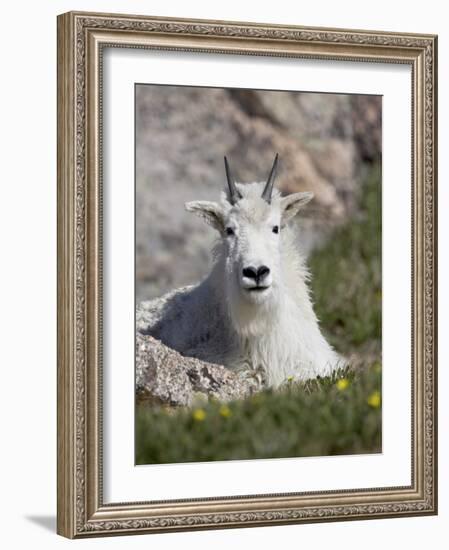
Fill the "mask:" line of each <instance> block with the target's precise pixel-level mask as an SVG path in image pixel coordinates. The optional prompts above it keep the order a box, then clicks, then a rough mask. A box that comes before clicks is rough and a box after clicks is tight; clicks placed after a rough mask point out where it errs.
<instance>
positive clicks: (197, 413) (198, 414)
mask: <svg viewBox="0 0 449 550" xmlns="http://www.w3.org/2000/svg"><path fill="white" fill-rule="evenodd" d="M192 416H193V420H196V421H197V422H202V421H203V420H204V419H205V418H206V411H205V410H204V409H195V410H194V411H193V414H192Z"/></svg>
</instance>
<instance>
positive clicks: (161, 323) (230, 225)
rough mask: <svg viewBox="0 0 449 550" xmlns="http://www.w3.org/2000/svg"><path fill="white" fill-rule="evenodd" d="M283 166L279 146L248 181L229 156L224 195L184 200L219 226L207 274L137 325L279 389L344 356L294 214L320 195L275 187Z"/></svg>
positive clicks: (323, 371)
mask: <svg viewBox="0 0 449 550" xmlns="http://www.w3.org/2000/svg"><path fill="white" fill-rule="evenodd" d="M277 166H278V155H276V157H275V160H274V163H273V166H272V168H271V171H270V174H269V176H268V179H267V181H266V182H256V183H246V184H241V183H236V182H235V180H234V178H233V176H232V173H231V169H230V167H229V164H228V161H227V159H226V157H225V169H226V177H227V189H226V191H224V192H223V193H222V194H221V197H220V200H219V202H209V201H193V202H188V203H186V209H187V210H188V211H190V212H193V213H195V214H197V215H198V216H200V217H201V218H203V219H204V221H205V222H206V223H208V224H209V225H210V226H211V227H212V228H213V229H214V230H215V231H216V232H217V233H218V239H217V241H216V243H215V245H214V248H213V260H214V262H213V267H212V269H211V271H210V273H209V274H208V276H207V277H206V278H205V279H204V280H203V281H202V282H200V283H198V284H196V285H192V286H188V287H184V288H181V289H177V290H175V291H173V292H170V293H168V294H167V295H165V296H164V297H163V299H162V302H161V300H159V301H154V303H156V302H157V304H158V305H157V307H156V305H154V307H152V306H151V304H152V302H149V303H147V306H146V311H147V313H148V314H149V317H147V318H146V325H145V328H143V327H142V326H138V328H139V330H142V332H145V333H147V334H151V335H152V336H153V337H155V338H157V339H159V340H161V341H162V342H163V343H164V344H165V345H166V346H168V347H170V348H172V349H175V350H176V351H178V352H179V353H181V354H182V355H184V356H187V357H195V358H197V359H201V360H203V361H207V362H209V363H218V364H221V365H224V366H225V367H228V368H230V369H233V370H236V371H238V372H239V373H241V375H242V376H244V377H249V378H250V379H254V381H255V385H256V387H264V386H265V387H274V388H276V387H278V386H280V385H281V384H282V383H283V382H284V381H286V380H287V379H291V378H294V379H296V380H306V379H309V378H315V377H316V376H326V375H329V374H330V373H331V372H332V371H333V370H335V369H336V368H340V367H343V366H344V365H345V360H344V359H343V358H342V357H340V356H339V355H338V354H337V353H336V352H335V351H334V350H333V349H332V347H331V346H330V345H329V343H328V342H327V341H326V339H325V338H324V336H323V335H322V333H321V331H320V328H319V324H318V320H317V318H316V315H315V313H314V311H313V307H312V303H311V297H310V293H309V288H308V281H309V272H308V270H307V267H306V264H305V259H304V257H303V255H302V253H301V250H300V247H299V246H298V245H299V243H298V240H299V239H298V235H297V233H296V231H295V229H294V226H293V224H292V223H290V222H292V220H293V218H294V217H295V216H296V215H297V214H298V212H299V211H300V210H301V209H302V208H303V207H304V206H305V205H306V204H307V203H308V202H309V201H310V200H311V199H312V197H313V194H312V193H308V192H302V193H293V194H290V195H287V196H281V194H280V193H279V191H277V190H276V189H274V181H275V177H276V171H277ZM161 303H162V305H161Z"/></svg>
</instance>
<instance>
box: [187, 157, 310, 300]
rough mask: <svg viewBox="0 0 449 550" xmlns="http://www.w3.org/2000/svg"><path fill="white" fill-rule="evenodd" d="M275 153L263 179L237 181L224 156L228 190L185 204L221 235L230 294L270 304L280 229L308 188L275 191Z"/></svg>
mask: <svg viewBox="0 0 449 550" xmlns="http://www.w3.org/2000/svg"><path fill="white" fill-rule="evenodd" d="M277 165H278V155H276V157H275V159H274V163H273V166H272V168H271V171H270V174H269V176H268V179H267V181H266V182H262V183H247V184H237V183H236V182H235V180H234V178H233V176H232V173H231V170H230V167H229V164H228V161H227V159H226V157H225V168H226V176H227V183H228V189H227V192H226V193H225V194H224V195H223V196H222V200H221V201H220V202H209V201H194V202H189V203H187V204H186V208H187V210H189V211H191V212H195V213H196V214H198V215H199V216H201V217H202V218H204V219H205V220H206V222H207V223H209V224H210V225H211V226H212V227H214V228H215V229H216V230H217V231H218V232H219V233H220V236H221V247H220V250H221V252H222V256H223V260H224V272H223V275H224V277H225V282H226V285H227V288H228V290H229V292H230V294H231V296H230V298H231V299H232V300H233V301H235V300H242V299H243V300H244V301H246V302H249V303H253V304H263V303H267V302H268V303H269V301H270V300H272V299H273V298H274V297H275V296H276V292H277V291H278V290H279V289H280V288H282V281H283V273H282V262H281V254H282V242H283V239H282V232H283V229H284V228H285V226H286V224H287V223H288V222H289V220H291V219H292V218H293V216H295V215H296V214H297V212H298V211H299V210H300V208H301V207H302V206H304V205H305V204H306V203H308V202H309V201H310V199H311V198H312V197H313V194H312V193H293V194H291V195H288V196H286V197H281V195H280V193H279V192H278V191H277V190H273V185H274V180H275V177H276V170H277Z"/></svg>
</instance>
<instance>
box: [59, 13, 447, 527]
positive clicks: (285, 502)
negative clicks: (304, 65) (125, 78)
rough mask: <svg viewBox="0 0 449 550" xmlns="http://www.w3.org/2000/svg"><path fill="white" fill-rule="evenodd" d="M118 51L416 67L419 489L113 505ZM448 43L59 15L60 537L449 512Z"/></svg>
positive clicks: (415, 428)
mask: <svg viewBox="0 0 449 550" xmlns="http://www.w3.org/2000/svg"><path fill="white" fill-rule="evenodd" d="M105 48H134V49H136V48H137V49H148V50H151V49H155V50H167V51H175V52H176V51H190V52H202V53H205V54H208V53H215V54H217V53H218V54H235V55H244V56H270V57H273V58H277V57H278V58H279V57H287V58H298V59H304V58H306V59H324V60H328V61H348V62H354V63H356V62H367V63H371V62H377V63H390V64H404V65H408V66H409V67H410V68H411V75H412V78H411V86H412V93H411V97H412V113H411V121H412V143H411V151H412V155H411V157H412V169H411V173H412V181H411V187H412V204H411V211H412V227H411V228H410V231H411V236H412V253H411V257H412V265H411V277H412V311H411V318H412V339H411V340H412V353H411V357H412V365H411V369H412V373H411V379H412V387H411V392H410V393H411V400H412V406H411V411H412V418H411V430H412V438H411V441H412V446H411V447H412V448H411V456H410V460H411V472H412V480H411V481H412V482H411V484H410V485H408V486H398V487H376V488H371V489H350V490H334V489H332V490H323V491H313V492H304V493H287V494H256V495H248V496H217V497H216V498H215V497H214V498H210V497H208V498H204V499H177V500H170V499H167V500H158V501H153V500H152V496H151V494H149V495H148V501H146V502H120V503H105V502H104V499H103V451H104V449H103V444H102V434H103V431H102V430H103V428H102V425H103V424H102V423H103V409H102V396H103V388H102V375H103V353H102V345H103V341H102V330H103V318H102V311H103V293H102V291H103V286H102V285H103V263H102V243H103V240H102V239H103V226H102V208H103V202H102V199H103V193H102V185H103V183H102V168H103V164H102V86H103V81H102V69H103V65H102V56H103V51H104V49H105ZM436 109H437V37H436V36H433V35H421V34H402V33H389V32H374V31H361V30H357V31H356V30H340V29H321V28H304V27H297V26H280V25H264V24H254V23H237V22H221V21H206V20H204V21H200V20H187V19H170V18H156V17H144V16H130V15H115V14H96V13H81V12H79V13H78V12H70V13H66V14H63V15H61V16H59V17H58V519H57V530H58V533H59V534H61V535H63V536H66V537H70V538H83V537H89V536H103V535H119V534H135V533H152V532H164V531H183V530H192V529H216V528H230V527H250V526H262V525H279V524H289V523H306V522H319V521H337V520H353V519H369V518H387V517H401V516H420V515H429V514H436V513H437V431H436V430H437V392H436V390H437V376H436V375H437V370H436V369H437V229H436V215H437V204H436V200H437V110H436Z"/></svg>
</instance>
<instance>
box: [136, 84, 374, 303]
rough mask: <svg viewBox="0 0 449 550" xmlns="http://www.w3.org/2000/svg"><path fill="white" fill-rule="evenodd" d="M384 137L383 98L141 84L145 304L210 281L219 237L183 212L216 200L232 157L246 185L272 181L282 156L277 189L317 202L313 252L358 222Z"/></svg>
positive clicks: (139, 272) (310, 230) (310, 211)
mask: <svg viewBox="0 0 449 550" xmlns="http://www.w3.org/2000/svg"><path fill="white" fill-rule="evenodd" d="M381 137H382V136H381V97H379V96H360V95H338V94H319V93H300V92H285V91H257V90H243V89H220V88H198V87H183V86H160V85H148V84H143V85H137V86H136V193H137V197H136V297H137V301H138V302H139V301H141V300H144V299H150V298H153V297H157V296H160V295H162V294H163V293H164V292H166V291H168V290H171V289H173V288H175V287H178V286H182V285H185V284H191V283H194V282H196V281H198V280H199V279H200V278H202V277H203V276H204V275H205V274H206V273H207V272H208V270H209V268H210V247H211V243H212V242H213V239H214V237H215V235H214V231H213V230H212V229H210V228H207V227H206V226H205V224H204V222H202V221H201V220H199V219H198V218H197V217H196V216H194V215H192V214H191V213H188V212H186V211H185V210H184V203H185V202H187V201H190V200H200V199H204V200H216V199H217V198H218V195H219V193H220V191H221V189H222V188H223V186H224V185H225V181H226V180H225V171H224V164H223V156H224V155H227V156H228V159H229V160H230V163H231V167H232V169H233V171H234V174H235V177H236V179H237V180H238V181H239V180H241V181H244V182H246V181H264V180H266V178H267V175H268V172H269V170H270V168H271V165H272V162H273V158H274V154H275V153H276V152H278V153H279V155H280V161H281V162H280V168H279V173H278V178H277V181H276V185H277V187H278V188H279V189H281V191H283V192H285V193H291V192H294V191H301V190H311V191H313V192H314V193H315V199H314V200H313V201H312V202H311V203H310V204H309V205H308V207H307V208H306V209H305V210H304V211H303V212H304V215H303V216H302V219H301V237H300V238H301V243H302V247H303V250H304V251H305V252H306V253H310V252H311V251H312V250H314V249H316V248H317V247H319V246H320V245H322V244H323V243H324V242H326V237H328V238H329V236H330V235H331V234H332V232H333V230H334V229H335V228H336V227H338V226H340V225H341V224H342V223H344V222H347V221H348V220H349V219H350V218H352V217H354V216H357V206H358V197H359V194H360V191H361V188H362V186H363V182H364V181H365V180H366V177H367V171H368V169H369V168H370V167H372V165H373V164H376V163H379V161H380V155H381Z"/></svg>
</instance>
